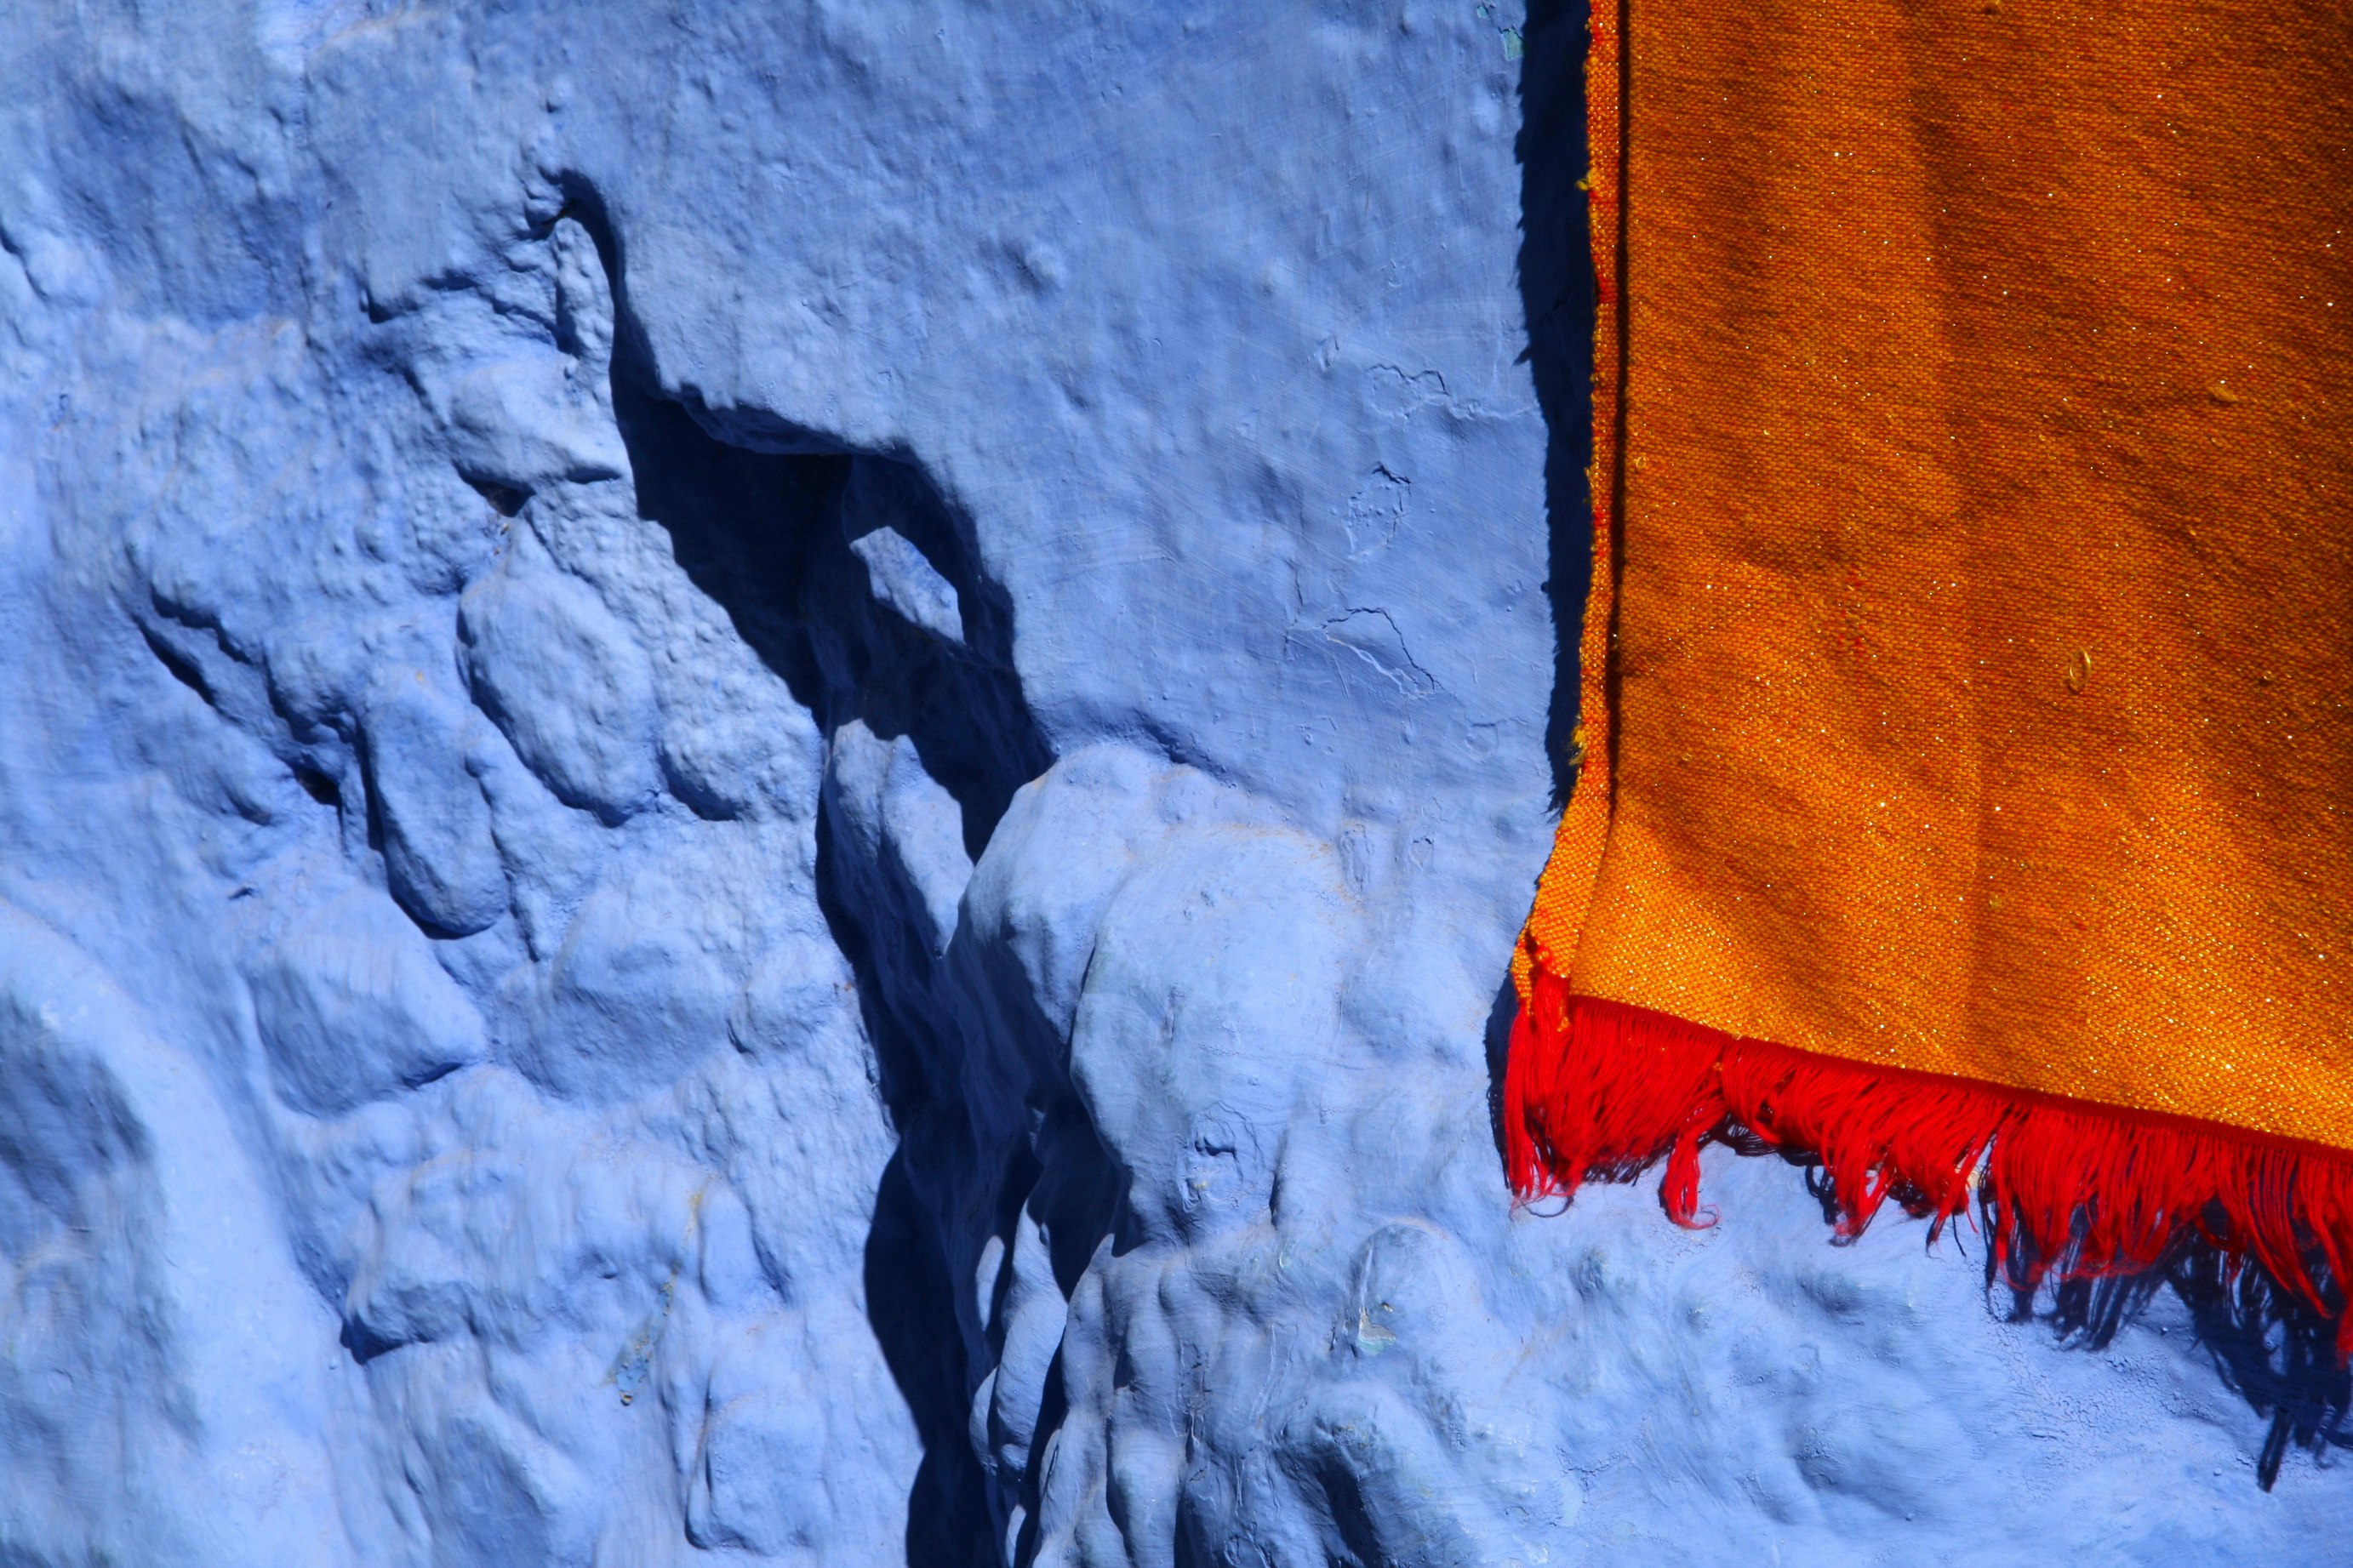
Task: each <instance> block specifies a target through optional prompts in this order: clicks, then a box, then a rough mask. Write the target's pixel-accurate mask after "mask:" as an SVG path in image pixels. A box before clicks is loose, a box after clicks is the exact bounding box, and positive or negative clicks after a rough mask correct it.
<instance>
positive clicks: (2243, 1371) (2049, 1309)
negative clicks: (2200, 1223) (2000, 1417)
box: [1986, 1216, 2353, 1491]
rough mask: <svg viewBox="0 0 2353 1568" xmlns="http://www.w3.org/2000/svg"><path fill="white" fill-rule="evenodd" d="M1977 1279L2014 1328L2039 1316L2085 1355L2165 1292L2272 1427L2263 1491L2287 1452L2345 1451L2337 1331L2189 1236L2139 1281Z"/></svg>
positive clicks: (2260, 1480)
mask: <svg viewBox="0 0 2353 1568" xmlns="http://www.w3.org/2000/svg"><path fill="white" fill-rule="evenodd" d="M2217 1220H2218V1227H2219V1216H2217ZM2322 1273H2323V1276H2324V1277H2325V1274H2326V1271H2325V1269H2324V1270H2323V1271H2322ZM1986 1280H1987V1284H1988V1285H1989V1287H1991V1286H1994V1285H1997V1284H2000V1285H2001V1286H2004V1287H2006V1288H2007V1289H2009V1290H2010V1300H2011V1318H2012V1320H2013V1321H2027V1320H2029V1319H2031V1318H2034V1317H2036V1316H2042V1317H2043V1318H2045V1319H2047V1320H2048V1321H2049V1322H2050V1323H2051V1325H2052V1327H2053V1328H2054V1329H2056V1330H2057V1331H2058V1332H2059V1334H2060V1335H2061V1337H2062V1339H2063V1341H2064V1342H2068V1343H2071V1344H2075V1345H2079V1346H2081V1347H2082V1348H2084V1349H2085V1350H2092V1351H2098V1350H2105V1349H2106V1348H2107V1346H2108V1344H2109V1342H2111V1341H2113V1340H2114V1339H2115V1338H2116V1334H2117V1332H2118V1331H2120V1330H2121V1329H2123V1328H2124V1326H2125V1325H2126V1324H2127V1323H2129V1322H2131V1321H2133V1320H2134V1319H2135V1318H2137V1317H2138V1316H2139V1315H2140V1313H2141V1311H2142V1310H2144V1309H2145V1308H2147V1305H2148V1303H2149V1302H2150V1301H2151V1300H2153V1299H2154V1298H2155V1297H2156V1295H2157V1293H2158V1291H2159V1290H2161V1289H2168V1288H2169V1289H2171V1290H2172V1291H2173V1293H2174V1294H2175V1295H2176V1296H2177V1297H2179V1299H2180V1300H2181V1304H2182V1305H2183V1306H2184V1307H2186V1308H2188V1309H2189V1321H2190V1325H2191V1328H2192V1330H2193V1331H2195V1332H2196V1334H2197V1336H2198V1342H2199V1344H2200V1347H2201V1348H2203V1349H2204V1350H2205V1352H2206V1353H2207V1354H2208V1355H2209V1356H2210V1357H2211V1358H2212V1360H2213V1363H2214V1370H2215V1371H2216V1373H2219V1374H2220V1375H2221V1379H2222V1381H2223V1383H2224V1384H2226V1385H2227V1386H2228V1387H2229V1388H2230V1389H2231V1390H2232V1392H2233V1393H2235V1394H2238V1395H2239V1396H2240V1397H2241V1398H2242V1399H2244V1400H2245V1401H2246V1402H2247V1407H2248V1408H2249V1409H2251V1410H2253V1412H2254V1413H2255V1414H2256V1415H2258V1416H2261V1417H2263V1419H2265V1420H2267V1421H2269V1422H2270V1423H2271V1430H2270V1431H2269V1433H2267V1434H2266V1435H2265V1436H2264V1439H2263V1448H2262V1450H2261V1451H2260V1452H2259V1453H2258V1454H2257V1455H2256V1457H2255V1484H2256V1485H2257V1486H2259V1487H2261V1488H2263V1490H2265V1491H2269V1490H2271V1489H2272V1486H2273V1484H2274V1482H2276V1481H2277V1480H2278V1479H2279V1472H2280V1466H2281V1464H2282V1463H2283V1462H2284V1460H2285V1459H2286V1458H2287V1455H2288V1452H2289V1450H2290V1449H2298V1450H2301V1451H2303V1452H2305V1453H2307V1454H2309V1455H2311V1456H2312V1457H2313V1458H2314V1459H2315V1460H2316V1461H2318V1460H2322V1459H2325V1458H2326V1457H2327V1454H2328V1452H2329V1451H2330V1450H2331V1449H2335V1448H2353V1431H2348V1429H2347V1425H2346V1422H2347V1417H2348V1413H2353V1372H2349V1371H2348V1368H2347V1367H2346V1366H2345V1365H2344V1364H2343V1363H2340V1362H2339V1361H2338V1360H2337V1325H2336V1324H2335V1323H2333V1322H2331V1321H2329V1320H2328V1319H2327V1318H2324V1317H2322V1316H2321V1315H2320V1314H2319V1313H2318V1312H2316V1311H2315V1310H2313V1309H2312V1307H2311V1306H2310V1305H2309V1304H2308V1303H2306V1301H2304V1300H2301V1299H2300V1298H2298V1297H2297V1296H2296V1295H2295V1294H2294V1293H2293V1292H2291V1291H2288V1290H2286V1289H2282V1288H2281V1286H2280V1285H2279V1283H2278V1282H2277V1281H2276V1280H2274V1279H2273V1278H2272V1277H2271V1275H2270V1274H2269V1273H2268V1272H2266V1271H2265V1270H2264V1269H2263V1268H2261V1267H2260V1266H2258V1265H2255V1264H2253V1263H2247V1262H2244V1261H2240V1260H2234V1259H2232V1258H2231V1257H2230V1256H2229V1255H2228V1254H2226V1253H2224V1252H2222V1251H2221V1250H2220V1249H2219V1248H2217V1247H2213V1246H2211V1245H2210V1244H2208V1243H2207V1242H2205V1241H2203V1240H2200V1239H2196V1238H2194V1237H2193V1238H2191V1239H2189V1240H2186V1241H2184V1242H2183V1243H2182V1244H2181V1245H2179V1247H2176V1248H2175V1249H2174V1251H2173V1254H2172V1256H2171V1257H2169V1258H2167V1259H2166V1260H2165V1261H2164V1262H2163V1263H2161V1264H2160V1265H2158V1267H2157V1268H2153V1269H2151V1270H2149V1271H2148V1272H2147V1273H2145V1274H2137V1275H2128V1276H2125V1277H2122V1278H2117V1279H2075V1280H2070V1281H2068V1282H2067V1283H2065V1284H2063V1285H2060V1286H2057V1287H2055V1288H2050V1289H2046V1290H2044V1291H2042V1292H2039V1293H2038V1292H2032V1291H2027V1290H2021V1289H2018V1288H2017V1286H2016V1285H2015V1284H2014V1283H2012V1282H2011V1281H2010V1280H2009V1279H2004V1278H2002V1277H2001V1276H2000V1275H1999V1274H1998V1273H1997V1272H1996V1271H1995V1269H1994V1268H1993V1266H1992V1264H1991V1262H1990V1260H1989V1263H1988V1268H1987V1276H1986Z"/></svg>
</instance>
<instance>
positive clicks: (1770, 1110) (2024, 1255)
mask: <svg viewBox="0 0 2353 1568" xmlns="http://www.w3.org/2000/svg"><path fill="white" fill-rule="evenodd" d="M1531 981H1532V984H1531V994H1530V995H1529V998H1528V1002H1527V1005H1525V1007H1523V1008H1522V1009H1521V1010H1520V1016H1519V1017H1518V1019H1517V1020H1516V1021H1515V1022H1514V1024H1513V1026H1512V1058H1511V1066H1510V1069H1509V1071H1508V1072H1507V1073H1506V1075H1505V1078H1504V1156H1505V1160H1506V1162H1507V1164H1508V1174H1509V1176H1510V1179H1511V1183H1512V1187H1513V1190H1514V1192H1515V1193H1516V1194H1518V1196H1519V1198H1520V1199H1521V1201H1522V1202H1534V1201H1535V1200H1537V1199H1540V1198H1546V1197H1559V1198H1562V1199H1567V1198H1568V1197H1571V1196H1573V1195H1574V1194H1575V1193H1576V1191H1577V1187H1578V1186H1579V1185H1580V1184H1583V1183H1584V1182H1586V1181H1588V1180H1600V1181H1612V1182H1624V1181H1631V1180H1633V1179H1634V1177H1635V1176H1637V1175H1638V1174H1640V1173H1641V1172H1642V1171H1644V1170H1646V1169H1648V1168H1649V1167H1650V1166H1651V1164H1653V1163H1656V1162H1657V1161H1658V1160H1659V1158H1660V1157H1661V1156H1662V1155H1664V1156H1665V1157H1666V1161H1667V1169H1666V1173H1665V1180H1664V1181H1663V1183H1662V1185H1661V1189H1660V1199H1661V1202H1662V1204H1663V1205H1664V1206H1665V1208H1666V1211H1667V1217H1668V1218H1670V1219H1672V1220H1673V1221H1674V1222H1675V1223H1676V1224H1677V1225H1680V1226H1688V1227H1700V1226H1707V1225H1712V1224H1714V1223H1715V1215H1714V1214H1713V1213H1710V1212H1704V1211H1703V1210H1702V1209H1701V1207H1700V1204H1699V1149H1700V1145H1701V1143H1702V1142H1704V1140H1706V1139H1707V1138H1709V1137H1711V1136H1729V1135H1731V1134H1732V1133H1733V1132H1735V1131H1736V1130H1745V1131H1747V1132H1748V1133H1750V1134H1752V1135H1754V1136H1755V1137H1756V1138H1757V1139H1759V1140H1761V1141H1762V1142H1765V1143H1767V1144H1768V1145H1770V1146H1772V1147H1774V1148H1777V1149H1781V1150H1786V1151H1788V1152H1802V1153H1808V1154H1811V1155H1814V1156H1815V1157H1817V1158H1819V1159H1820V1161H1821V1163H1822V1166H1823V1168H1824V1170H1825V1171H1826V1172H1827V1173H1828V1175H1829V1177H1830V1182H1831V1195H1832V1199H1833V1201H1834V1202H1835V1203H1836V1205H1837V1207H1838V1213H1839V1219H1838V1225H1837V1229H1838V1232H1839V1234H1840V1235H1841V1236H1843V1237H1855V1236H1859V1235H1861V1234H1862V1230H1863V1227H1864V1226H1868V1225H1869V1224H1870V1223H1871V1221H1872V1218H1873V1215H1877V1214H1878V1213H1879V1211H1880V1209H1881V1207H1882V1206H1883V1205H1884V1204H1885V1203H1886V1202H1887V1200H1888V1199H1889V1198H1891V1197H1894V1198H1895V1199H1896V1200H1897V1201H1898V1203H1899V1204H1900V1205H1902V1206H1903V1207H1904V1208H1905V1210H1906V1211H1907V1212H1909V1213H1911V1214H1913V1215H1919V1216H1924V1217H1926V1218H1927V1219H1928V1220H1929V1221H1930V1222H1931V1227H1930V1232H1929V1234H1930V1236H1931V1237H1934V1236H1935V1235H1936V1233H1937V1232H1939V1231H1941V1230H1942V1229H1943V1228H1944V1226H1946V1224H1947V1223H1948V1222H1949V1221H1951V1220H1952V1219H1953V1218H1954V1217H1955V1216H1956V1215H1960V1214H1962V1213H1964V1212H1965V1211H1966V1210H1967V1209H1968V1206H1969V1205H1970V1202H1971V1200H1972V1199H1975V1200H1976V1201H1977V1202H1978V1208H1979V1212H1980V1214H1981V1215H1983V1216H1984V1218H1985V1222H1986V1225H1987V1227H1988V1230H1989V1245H1990V1246H1991V1247H1992V1249H1993V1256H1994V1261H1995V1264H1996V1266H1997V1267H1998V1268H2000V1269H2001V1270H2002V1271H2003V1273H2004V1275H2005V1277H2006V1278H2007V1279H2009V1280H2010V1283H2012V1284H2013V1285H2016V1286H2017V1287H2018V1288H2020V1289H2026V1290H2031V1289H2035V1288H2037V1287H2039V1286H2040V1285H2042V1283H2044V1282H2045V1281H2046V1280H2063V1279H2100V1278H2105V1277H2109V1276H2115V1275H2124V1274H2136V1273H2140V1272H2144V1271H2146V1270H2147V1269H2150V1268H2155V1267H2157V1266H2158V1264H2160V1263H2161V1262H2163V1261H2164V1259H2165V1258H2166V1255H2167V1254H2168V1252H2170V1251H2171V1250H2172V1249H2173V1248H2174V1247H2176V1246H2177V1245H2179V1243H2180V1242H2181V1241H2183V1240H2184V1239H2185V1238H2187V1237H2191V1236H2196V1237H2200V1238H2202V1239H2204V1240H2206V1241H2208V1242H2210V1243H2211V1244H2212V1245H2214V1246H2215V1247H2220V1248H2221V1249H2223V1250H2224V1251H2226V1252H2229V1253H2231V1254H2233V1255H2236V1256H2239V1257H2243V1258H2253V1260H2254V1261H2256V1262H2257V1263H2260V1264H2261V1265H2262V1266H2263V1268H2264V1269H2265V1270H2267V1271H2268V1272H2269V1273H2270V1275H2271V1277H2272V1278H2273V1279H2274V1280H2276V1281H2278V1282H2279V1283H2280V1284H2281V1285H2283V1286H2284V1287H2285V1288H2286V1289H2289V1290H2292V1291H2294V1292H2295V1294H2296V1295H2297V1296H2298V1297H2300V1298H2302V1299H2303V1300H2305V1301H2306V1303H2307V1304H2309V1305H2310V1306H2311V1307H2312V1308H2313V1309H2314V1310H2316V1311H2317V1312H2319V1313H2320V1314H2321V1316H2323V1317H2324V1318H2334V1319H2336V1320H2337V1352H2338V1354H2339V1356H2340V1357H2353V1312H2346V1311H2344V1310H2343V1303H2342V1301H2341V1300H2334V1301H2333V1300H2330V1298H2331V1297H2332V1296H2337V1295H2338V1294H2339V1293H2340V1292H2341V1289H2342V1286H2343V1282H2344V1281H2345V1280H2346V1279H2348V1274H2347V1265H2348V1262H2353V1156H2348V1155H2346V1154H2342V1153H2339V1152H2337V1151H2335V1150H2332V1149H2327V1148H2324V1147H2322V1146H2320V1145H2318V1144H2314V1143H2304V1142H2296V1141H2295V1140H2292V1139H2285V1138H2274V1137H2268V1136H2265V1135H2264V1134H2263V1133H2259V1132H2247V1131H2240V1130H2238V1129H2234V1128H2228V1127H2222V1126H2220V1125H2218V1124H2215V1123H2212V1122H2205V1121H2194V1120H2191V1119H2189V1118H2186V1117H2172V1116H2163V1115H2157V1114H2153V1113H2149V1112H2142V1111H2132V1110H2123V1109H2121V1108H2116V1107H2109V1106H2098V1105H2091V1104H2087V1103H2085V1102H2084V1101H2080V1100H2063V1099H2060V1098H2058V1097H2055V1096H2052V1095H2042V1094H2036V1093H2032V1092H2031V1091H2028V1090H2022V1089H2000V1088H1996V1087H1994V1086H1993V1085H1990V1084H1985V1083H1978V1082H1973V1081H1971V1080H1969V1079H1957V1078H1947V1077H1944V1076H1941V1075H1938V1074H1935V1073H1923V1072H1912V1071H1907V1070H1905V1069H1904V1068H1880V1067H1871V1066H1867V1065H1865V1064H1863V1063H1860V1062H1851V1061H1845V1060H1841V1059H1840V1058H1835V1057H1825V1056H1819V1055H1816V1054H1814V1053H1812V1052H1809V1051H1799V1050H1792V1049H1789V1048H1788V1047H1785V1046H1776V1045H1771V1044H1768V1043H1767V1042H1765V1041H1763V1040H1750V1039H1742V1038H1739V1037H1736V1036H1732V1035H1727V1034H1725V1033H1724V1032H1722V1031H1721V1030H1716V1029H1710V1028H1705V1027H1703V1026H1699V1025H1696V1024H1689V1023H1685V1022H1684V1021H1683V1020H1682V1019H1680V1018H1675V1017H1672V1016H1668V1015H1666V1014H1664V1013H1654V1012H1651V1011H1650V1010H1649V1009H1648V1008H1643V1007H1632V1006H1628V1005H1624V1004H1622V1003H1617V1002H1604V1001H1599V1000H1597V999H1595V998H1593V997H1589V996H1573V995H1571V994H1569V990H1568V985H1567V982H1566V981H1564V980H1562V979H1560V978H1559V977H1558V976H1557V975H1556V974H1554V973H1552V972H1551V971H1550V970H1549V969H1547V968H1546V966H1545V965H1544V964H1543V963H1536V964H1535V965H1534V966H1533V970H1532V973H1531ZM2316 1261H2317V1263H2318V1264H2319V1265H2320V1266H2321V1268H2320V1269H2319V1270H2316V1268H2315V1267H2314V1265H2315V1262H2316Z"/></svg>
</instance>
